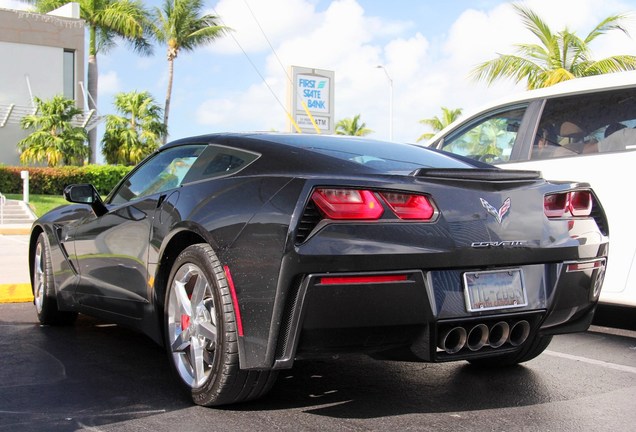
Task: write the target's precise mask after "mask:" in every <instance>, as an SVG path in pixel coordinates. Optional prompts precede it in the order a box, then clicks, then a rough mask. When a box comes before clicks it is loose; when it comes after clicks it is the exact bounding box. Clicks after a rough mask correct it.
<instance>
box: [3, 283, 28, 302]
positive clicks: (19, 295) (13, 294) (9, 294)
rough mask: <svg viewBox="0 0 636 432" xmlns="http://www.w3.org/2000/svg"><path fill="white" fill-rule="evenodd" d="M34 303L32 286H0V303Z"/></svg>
mask: <svg viewBox="0 0 636 432" xmlns="http://www.w3.org/2000/svg"><path fill="white" fill-rule="evenodd" d="M32 301H33V292H32V291H31V285H30V284H25V283H23V284H0V303H28V302H32Z"/></svg>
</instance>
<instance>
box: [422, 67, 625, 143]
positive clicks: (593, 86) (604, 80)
mask: <svg viewBox="0 0 636 432" xmlns="http://www.w3.org/2000/svg"><path fill="white" fill-rule="evenodd" d="M630 87H636V71H627V72H616V73H610V74H602V75H595V76H590V77H584V78H575V79H571V80H568V81H564V82H561V83H558V84H555V85H553V86H550V87H545V88H541V89H536V90H527V91H522V92H518V93H512V94H511V95H508V96H505V97H503V98H500V99H497V100H495V101H493V102H491V103H488V104H486V105H482V106H481V107H479V108H477V109H475V110H471V111H470V113H468V114H467V115H463V116H461V117H460V118H459V119H457V120H455V121H454V122H453V123H451V124H450V125H448V126H446V127H445V128H444V129H442V130H441V131H439V132H437V133H436V134H435V135H434V136H433V137H432V138H431V139H430V140H429V141H428V142H427V143H426V145H428V144H431V143H434V142H436V141H437V140H438V139H439V138H440V136H444V135H446V133H447V132H448V131H449V130H451V129H455V127H457V125H459V124H462V123H464V122H465V121H466V120H467V119H470V118H472V117H474V116H476V115H478V114H481V113H483V112H485V111H491V110H495V109H497V108H503V107H506V106H511V105H515V104H516V103H522V102H530V101H533V100H537V99H543V98H549V97H555V96H569V95H577V94H585V93H595V92H598V91H605V90H617V89H621V88H630Z"/></svg>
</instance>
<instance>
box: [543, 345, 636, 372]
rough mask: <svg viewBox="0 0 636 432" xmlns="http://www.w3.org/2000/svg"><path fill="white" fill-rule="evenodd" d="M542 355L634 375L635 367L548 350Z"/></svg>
mask: <svg viewBox="0 0 636 432" xmlns="http://www.w3.org/2000/svg"><path fill="white" fill-rule="evenodd" d="M543 353H544V354H547V355H551V356H553V357H560V358H564V359H568V360H574V361H580V362H582V363H587V364H592V365H595V366H601V367H604V368H607V369H614V370H618V371H621V372H629V373H633V374H636V367H632V366H625V365H620V364H616V363H609V362H605V361H602V360H594V359H590V358H587V357H580V356H575V355H571V354H565V353H560V352H556V351H550V350H546V351H544V352H543Z"/></svg>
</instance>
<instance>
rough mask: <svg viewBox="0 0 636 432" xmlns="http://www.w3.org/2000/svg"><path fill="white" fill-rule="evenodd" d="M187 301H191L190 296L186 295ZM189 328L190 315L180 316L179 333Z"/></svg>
mask: <svg viewBox="0 0 636 432" xmlns="http://www.w3.org/2000/svg"><path fill="white" fill-rule="evenodd" d="M188 299H190V300H192V294H188ZM188 327H190V315H186V314H181V331H183V330H185V329H187V328H188Z"/></svg>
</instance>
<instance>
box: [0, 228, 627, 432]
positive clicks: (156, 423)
mask: <svg viewBox="0 0 636 432" xmlns="http://www.w3.org/2000/svg"><path fill="white" fill-rule="evenodd" d="M27 249H28V237H27V236H24V235H11V236H8V235H0V251H1V252H0V287H4V288H6V287H8V286H13V287H18V288H16V289H15V290H14V291H22V293H24V292H25V290H26V292H27V294H28V292H29V291H28V290H29V285H28V270H27V263H26V253H27V252H26V251H27ZM20 287H21V288H20ZM635 400H636V332H634V331H630V330H623V329H619V330H617V329H609V328H605V327H599V326H594V327H592V328H591V330H590V331H588V332H586V333H582V334H573V335H562V336H557V337H555V339H554V341H553V343H552V344H551V345H550V347H549V348H548V350H547V351H546V352H545V353H544V354H543V355H541V356H540V357H538V358H537V359H535V360H532V361H530V362H528V363H526V364H525V365H523V366H519V367H514V368H511V369H503V370H485V371H484V370H479V369H475V368H473V367H471V366H470V365H468V364H467V363H465V362H458V363H446V364H425V363H400V362H382V361H375V360H372V359H370V358H368V357H365V356H341V357H339V358H326V359H323V360H320V361H311V362H310V361H298V362H296V364H295V366H294V368H293V369H291V370H287V371H282V372H281V374H280V377H279V380H278V382H277V384H276V386H275V387H274V389H273V390H272V392H271V393H270V394H269V395H268V396H267V397H265V398H264V399H262V400H259V401H255V402H252V403H248V404H242V405H237V406H231V407H225V408H220V409H210V408H202V407H197V406H193V405H192V404H191V402H190V401H189V398H188V397H187V396H186V395H184V394H182V393H181V392H180V390H179V389H178V386H177V382H176V381H175V379H174V378H173V377H172V376H171V374H170V370H169V366H168V361H167V359H166V353H165V351H164V350H163V349H162V348H161V347H159V346H157V345H155V344H154V343H153V342H152V341H151V340H150V339H148V338H147V337H145V336H143V335H141V334H139V333H136V332H134V331H131V330H128V329H125V328H121V327H119V326H116V325H114V324H111V323H108V322H103V321H99V320H96V319H93V318H89V317H85V316H81V317H80V319H79V320H78V322H77V323H76V325H74V326H71V327H47V326H40V325H39V324H38V322H37V318H36V315H35V311H34V308H33V305H32V304H31V303H29V302H28V301H27V302H25V301H18V302H15V303H4V304H0V431H3V430H7V431H9V430H11V431H14V430H20V431H42V430H46V431H75V430H90V431H97V430H99V431H139V430H153V431H154V432H163V431H173V430H179V431H198V430H245V431H248V430H249V431H254V430H258V431H270V430H271V431H281V430H282V431H318V430H320V431H323V430H347V431H375V430H418V431H419V430H435V431H473V430H479V431H481V430H493V431H517V430H518V431H577V432H578V431H587V430H594V431H604V430H607V431H610V430H611V431H615V430H632V429H633V425H634V424H635V423H636V410H634V401H635Z"/></svg>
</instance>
